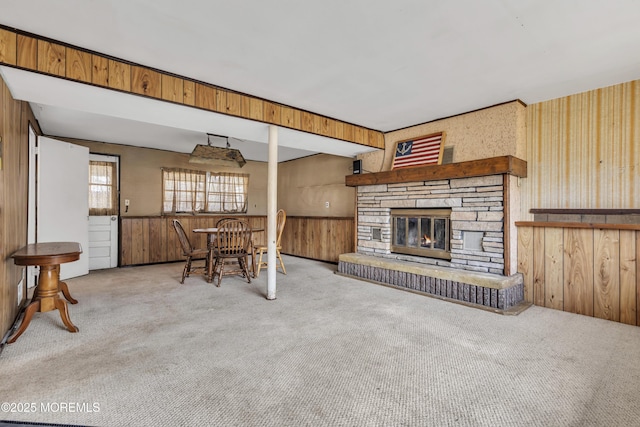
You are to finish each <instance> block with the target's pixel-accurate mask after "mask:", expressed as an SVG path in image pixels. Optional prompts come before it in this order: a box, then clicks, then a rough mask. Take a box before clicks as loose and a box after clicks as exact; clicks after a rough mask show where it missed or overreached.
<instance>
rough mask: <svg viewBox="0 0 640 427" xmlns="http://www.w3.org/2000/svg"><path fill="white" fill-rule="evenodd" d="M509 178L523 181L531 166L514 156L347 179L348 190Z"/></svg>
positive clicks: (369, 174) (399, 170)
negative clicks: (460, 180)
mask: <svg viewBox="0 0 640 427" xmlns="http://www.w3.org/2000/svg"><path fill="white" fill-rule="evenodd" d="M501 174H508V175H514V176H518V177H521V178H525V177H526V176H527V162H525V161H524V160H522V159H519V158H517V157H513V156H501V157H491V158H488V159H480V160H471V161H468V162H460V163H449V164H446V165H431V166H417V167H412V168H402V169H396V170H391V171H386V172H377V173H365V174H362V175H359V174H358V175H347V176H346V178H345V184H346V185H347V186H348V187H357V186H359V185H376V184H397V183H403V182H419V181H437V180H440V179H451V178H471V177H476V176H487V175H501Z"/></svg>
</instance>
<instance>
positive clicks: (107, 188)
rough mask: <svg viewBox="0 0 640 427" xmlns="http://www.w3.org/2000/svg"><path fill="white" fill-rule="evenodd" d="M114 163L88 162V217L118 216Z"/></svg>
mask: <svg viewBox="0 0 640 427" xmlns="http://www.w3.org/2000/svg"><path fill="white" fill-rule="evenodd" d="M116 182H117V179H116V163H114V162H101V161H95V160H91V161H89V215H94V216H95V215H105V216H106V215H118V189H117V186H116Z"/></svg>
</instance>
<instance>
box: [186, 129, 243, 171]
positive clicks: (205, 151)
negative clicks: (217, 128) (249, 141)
mask: <svg viewBox="0 0 640 427" xmlns="http://www.w3.org/2000/svg"><path fill="white" fill-rule="evenodd" d="M211 137H218V138H224V139H226V141H227V145H226V147H215V146H213V145H211ZM189 163H201V164H207V165H214V166H232V167H240V168H241V167H243V166H244V165H245V164H246V163H247V162H246V160H245V159H244V157H243V156H242V153H241V152H240V150H236V149H235V148H231V144H229V137H228V136H221V135H214V134H211V133H208V134H207V145H203V144H198V145H196V146H195V148H194V149H193V151H192V152H191V156H190V157H189Z"/></svg>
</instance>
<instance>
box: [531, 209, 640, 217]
mask: <svg viewBox="0 0 640 427" xmlns="http://www.w3.org/2000/svg"><path fill="white" fill-rule="evenodd" d="M529 212H530V213H532V214H553V215H637V214H640V209H563V208H561V209H547V208H538V209H529Z"/></svg>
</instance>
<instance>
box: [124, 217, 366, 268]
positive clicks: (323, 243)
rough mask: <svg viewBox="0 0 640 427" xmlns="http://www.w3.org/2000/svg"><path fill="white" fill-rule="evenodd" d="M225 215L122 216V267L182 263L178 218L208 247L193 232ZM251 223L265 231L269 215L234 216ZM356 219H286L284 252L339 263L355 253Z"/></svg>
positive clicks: (195, 238)
mask: <svg viewBox="0 0 640 427" xmlns="http://www.w3.org/2000/svg"><path fill="white" fill-rule="evenodd" d="M223 217H225V216H223V215H217V216H216V215H211V216H210V215H206V216H189V215H184V216H183V215H177V216H145V217H140V216H135V217H121V223H120V262H119V265H120V266H122V267H124V266H130V265H142V264H155V263H161V262H172V261H179V260H183V259H184V258H183V257H182V250H181V249H180V242H179V241H178V238H177V236H176V233H175V231H174V230H173V227H172V225H171V221H172V220H173V219H178V220H180V222H181V223H182V226H183V227H184V229H185V230H186V231H187V233H189V239H190V240H191V243H192V244H193V245H194V246H196V247H201V248H204V247H206V235H204V234H196V233H190V231H191V230H192V229H194V228H206V227H215V225H216V222H217V221H218V220H219V219H220V218H223ZM234 217H235V218H244V219H247V220H248V221H249V224H250V225H251V227H253V228H264V229H266V225H267V217H266V216H240V217H239V216H234ZM354 222H355V221H354V219H353V217H348V218H342V217H340V218H325V217H296V216H289V217H287V223H286V225H285V228H284V232H283V234H282V251H281V252H282V253H285V254H288V255H295V256H301V257H305V258H311V259H316V260H319V261H328V262H335V263H337V262H338V257H339V256H340V254H341V253H348V252H353V239H354ZM254 242H255V243H256V244H261V245H263V244H266V232H259V233H256V234H255V236H254Z"/></svg>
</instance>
